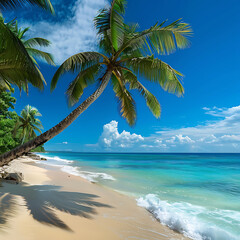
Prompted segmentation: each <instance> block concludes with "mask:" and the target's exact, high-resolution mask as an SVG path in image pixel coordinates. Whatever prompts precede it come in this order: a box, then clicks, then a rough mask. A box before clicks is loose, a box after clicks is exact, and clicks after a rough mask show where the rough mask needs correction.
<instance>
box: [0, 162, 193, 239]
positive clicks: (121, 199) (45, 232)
mask: <svg viewBox="0 0 240 240" xmlns="http://www.w3.org/2000/svg"><path fill="white" fill-rule="evenodd" d="M9 169H11V171H13V170H15V171H19V172H22V173H23V176H24V180H23V182H22V183H20V184H18V185H15V184H9V183H3V184H2V185H3V187H1V188H0V189H1V190H0V192H1V193H0V194H1V195H0V196H1V198H0V200H1V202H4V200H8V201H6V202H7V203H6V204H5V207H4V211H3V214H2V217H0V218H2V219H0V222H2V223H3V224H0V236H4V237H5V238H6V239H9V240H12V239H16V238H18V239H19V240H21V239H22V240H28V239H29V240H38V239H39V240H40V239H43V238H45V239H50V238H52V237H54V238H56V237H57V238H58V239H60V240H61V239H64V240H66V239H71V240H74V239H79V237H81V238H82V239H87V240H88V239H89V240H91V239H94V240H95V239H97V240H98V239H99V240H108V239H109V240H114V239H116V240H118V239H119V240H120V239H149V240H150V239H154V240H155V239H159V240H166V239H171V240H174V239H175V240H179V239H182V240H184V239H189V238H187V237H185V236H183V235H182V234H180V233H176V232H174V231H173V230H171V229H169V228H168V227H166V226H163V225H162V224H161V223H159V222H158V221H157V220H156V219H155V218H154V217H153V216H152V215H151V214H150V213H149V212H148V211H147V210H145V209H144V208H142V207H139V206H137V203H136V200H135V199H133V198H131V197H129V196H126V195H124V194H121V193H119V192H117V191H114V190H112V189H110V188H107V187H103V186H101V185H99V184H96V183H91V182H89V181H87V180H86V179H84V178H82V177H79V176H74V175H71V174H69V173H65V172H62V171H61V170H60V169H59V168H58V167H53V166H51V167H50V166H47V165H43V164H38V163H36V161H35V160H33V159H31V158H29V157H22V158H21V160H14V161H13V162H12V163H11V164H10V167H9ZM59 170H60V171H59ZM7 198H9V199H7ZM3 218H4V220H3ZM1 220H2V221H1Z"/></svg>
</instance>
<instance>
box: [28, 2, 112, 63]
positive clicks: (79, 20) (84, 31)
mask: <svg viewBox="0 0 240 240" xmlns="http://www.w3.org/2000/svg"><path fill="white" fill-rule="evenodd" d="M63 4H64V3H63ZM106 4H107V1H106V0H77V1H76V2H75V3H74V6H73V7H71V9H68V8H66V11H65V14H68V15H69V17H68V18H66V21H64V22H62V21H57V22H53V21H48V20H46V19H43V20H40V21H38V22H36V21H34V22H29V21H26V20H25V21H24V25H26V26H30V30H31V32H30V35H31V36H39V35H40V36H41V37H43V38H46V39H48V40H50V41H51V42H52V45H51V47H49V48H48V49H46V48H44V50H45V51H49V52H50V53H52V54H53V55H54V58H55V61H56V63H57V64H61V63H62V62H63V61H64V60H66V59H67V58H68V57H70V56H71V55H73V54H76V53H79V52H82V51H93V50H96V30H95V28H94V25H93V19H94V17H95V16H96V14H97V11H98V10H99V9H101V8H103V7H105V6H106ZM69 11H70V12H69Z"/></svg>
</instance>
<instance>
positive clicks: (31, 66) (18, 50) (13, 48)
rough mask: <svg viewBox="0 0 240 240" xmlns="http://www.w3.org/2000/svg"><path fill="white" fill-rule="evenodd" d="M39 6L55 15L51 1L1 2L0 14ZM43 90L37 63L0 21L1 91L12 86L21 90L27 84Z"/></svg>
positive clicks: (20, 0) (12, 0)
mask: <svg viewBox="0 0 240 240" xmlns="http://www.w3.org/2000/svg"><path fill="white" fill-rule="evenodd" d="M27 5H37V6H39V7H41V8H43V9H45V10H47V11H50V12H51V13H54V9H53V6H52V4H51V1H50V0H0V12H1V10H5V9H15V8H17V7H19V6H27ZM0 14H1V13H0ZM28 82H29V83H31V84H32V85H33V86H35V87H37V88H39V89H43V82H44V79H43V76H42V74H41V73H40V72H39V70H38V68H36V65H35V62H34V61H33V60H32V58H31V57H30V56H29V54H28V53H27V51H26V49H25V47H24V45H23V44H22V42H21V41H20V39H19V38H18V37H16V36H15V34H13V33H12V31H11V30H10V29H9V28H8V26H7V25H6V24H5V23H4V20H3V18H2V17H1V19H0V89H1V90H2V89H9V90H11V84H15V85H17V86H18V87H19V88H20V89H21V88H22V87H23V86H25V87H26V86H27V83H28Z"/></svg>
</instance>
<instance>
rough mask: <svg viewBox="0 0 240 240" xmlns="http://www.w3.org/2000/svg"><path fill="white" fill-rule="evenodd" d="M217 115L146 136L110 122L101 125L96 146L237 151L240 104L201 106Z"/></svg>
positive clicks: (173, 150) (179, 150)
mask: <svg viewBox="0 0 240 240" xmlns="http://www.w3.org/2000/svg"><path fill="white" fill-rule="evenodd" d="M204 110H205V111H206V112H205V113H206V114H209V115H211V116H214V117H216V119H215V120H214V121H206V122H205V123H203V124H202V125H197V126H193V127H185V128H179V129H165V130H162V131H157V132H155V133H153V134H152V135H151V136H145V137H143V136H142V135H139V134H135V133H129V132H126V131H123V132H122V133H119V131H118V123H117V122H116V121H111V122H110V123H108V124H106V125H104V126H103V133H102V135H101V136H100V138H99V141H98V143H97V144H95V147H97V148H98V149H102V150H104V149H105V150H106V149H107V150H110V151H119V150H124V151H143V152H144V151H155V152H239V151H240V106H236V107H231V108H217V107H213V108H204Z"/></svg>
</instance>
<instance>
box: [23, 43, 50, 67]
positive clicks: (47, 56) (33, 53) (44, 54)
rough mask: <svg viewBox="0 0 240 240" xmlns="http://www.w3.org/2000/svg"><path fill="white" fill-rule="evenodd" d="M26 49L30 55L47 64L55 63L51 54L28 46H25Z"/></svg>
mask: <svg viewBox="0 0 240 240" xmlns="http://www.w3.org/2000/svg"><path fill="white" fill-rule="evenodd" d="M26 50H27V52H28V54H29V55H30V56H32V57H36V58H38V59H39V58H40V59H42V60H44V61H46V62H47V63H48V64H51V65H55V63H54V59H53V56H52V54H50V53H47V52H43V51H41V50H38V49H35V48H30V47H27V48H26Z"/></svg>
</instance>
